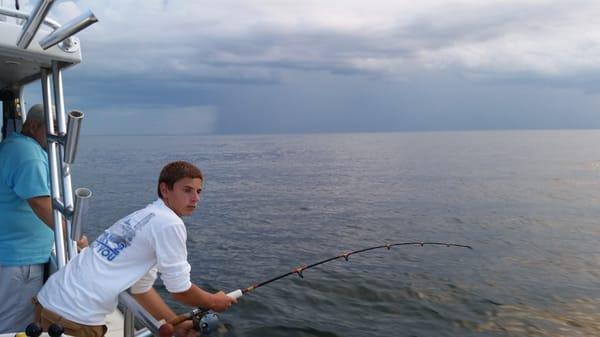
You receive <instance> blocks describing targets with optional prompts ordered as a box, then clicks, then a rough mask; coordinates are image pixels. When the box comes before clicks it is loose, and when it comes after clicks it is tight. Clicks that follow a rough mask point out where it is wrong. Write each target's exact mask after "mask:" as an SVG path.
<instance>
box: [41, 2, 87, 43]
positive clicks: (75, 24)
mask: <svg viewBox="0 0 600 337" xmlns="http://www.w3.org/2000/svg"><path fill="white" fill-rule="evenodd" d="M96 22H98V19H97V18H96V16H95V15H94V13H92V11H90V10H88V11H87V12H85V13H83V14H82V15H80V16H78V17H76V18H75V19H73V20H71V21H69V22H67V23H66V24H65V25H64V26H62V27H60V28H58V29H57V30H55V31H53V32H52V33H50V34H48V36H46V37H44V38H43V39H42V40H41V41H40V46H41V47H42V49H44V50H46V49H48V48H50V47H52V46H54V45H56V44H58V43H60V42H61V41H63V40H66V39H68V38H69V37H71V36H73V35H75V34H77V33H78V32H80V31H82V30H84V29H86V28H87V27H88V26H91V25H93V24H94V23H96Z"/></svg>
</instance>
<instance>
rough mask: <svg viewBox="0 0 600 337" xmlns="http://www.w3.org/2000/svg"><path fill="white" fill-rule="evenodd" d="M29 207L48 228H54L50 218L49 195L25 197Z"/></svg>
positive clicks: (50, 200)
mask: <svg viewBox="0 0 600 337" xmlns="http://www.w3.org/2000/svg"><path fill="white" fill-rule="evenodd" d="M27 203H28V204H29V207H31V209H32V210H33V212H34V213H35V215H37V217H38V218H40V220H42V221H43V222H44V223H45V224H46V225H48V226H49V227H50V228H52V229H54V219H53V218H52V199H51V198H50V197H49V196H42V197H33V198H29V199H27Z"/></svg>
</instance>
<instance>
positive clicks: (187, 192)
mask: <svg viewBox="0 0 600 337" xmlns="http://www.w3.org/2000/svg"><path fill="white" fill-rule="evenodd" d="M160 192H161V194H162V199H163V201H164V202H165V204H166V205H167V206H168V207H169V208H170V209H171V210H173V212H175V214H177V215H178V216H189V215H192V213H193V212H194V210H195V209H196V206H197V205H198V201H200V192H202V179H200V178H183V179H179V180H178V181H177V182H175V184H173V189H172V190H170V189H169V188H168V186H167V184H166V183H161V184H160Z"/></svg>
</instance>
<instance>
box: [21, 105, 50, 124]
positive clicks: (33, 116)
mask: <svg viewBox="0 0 600 337" xmlns="http://www.w3.org/2000/svg"><path fill="white" fill-rule="evenodd" d="M29 121H32V122H40V123H42V124H44V125H45V124H46V119H45V114H44V105H43V104H36V105H34V106H32V107H31V108H30V109H29V111H28V112H27V119H26V120H25V122H29Z"/></svg>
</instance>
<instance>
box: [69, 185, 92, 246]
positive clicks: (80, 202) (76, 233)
mask: <svg viewBox="0 0 600 337" xmlns="http://www.w3.org/2000/svg"><path fill="white" fill-rule="evenodd" d="M91 197H92V191H90V190H89V189H87V188H85V187H81V188H78V189H76V190H75V210H74V211H73V221H71V228H72V229H71V240H74V241H78V240H79V238H80V237H81V233H82V228H83V225H84V223H85V220H86V216H87V212H88V209H89V203H90V198H91Z"/></svg>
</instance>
